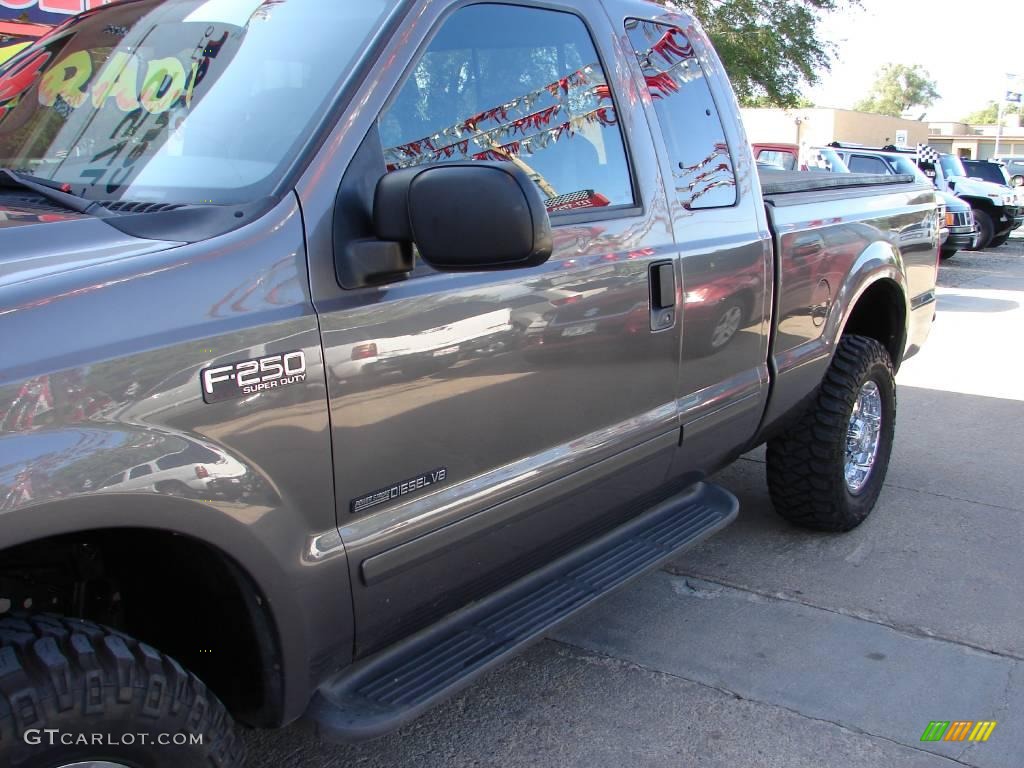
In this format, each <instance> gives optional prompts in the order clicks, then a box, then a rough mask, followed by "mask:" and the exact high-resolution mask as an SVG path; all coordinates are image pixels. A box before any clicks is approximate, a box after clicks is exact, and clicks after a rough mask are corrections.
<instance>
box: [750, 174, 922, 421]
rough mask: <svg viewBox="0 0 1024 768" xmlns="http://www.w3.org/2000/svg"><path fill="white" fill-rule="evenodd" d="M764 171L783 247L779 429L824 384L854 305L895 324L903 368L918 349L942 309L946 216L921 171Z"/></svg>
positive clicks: (776, 345)
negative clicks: (916, 174)
mask: <svg viewBox="0 0 1024 768" xmlns="http://www.w3.org/2000/svg"><path fill="white" fill-rule="evenodd" d="M764 176H765V177H766V178H763V179H762V189H763V190H764V199H765V208H766V210H767V213H768V221H769V227H770V229H771V231H772V238H773V244H774V249H775V296H774V317H775V322H774V323H773V330H772V340H771V346H770V353H769V366H770V369H771V371H772V374H773V376H772V379H773V386H772V393H771V398H770V401H769V404H768V408H767V411H766V414H765V418H764V421H763V425H764V427H767V428H770V427H771V425H773V424H774V423H776V422H778V421H779V420H780V419H781V418H782V417H783V416H785V415H786V414H787V413H788V412H789V411H791V410H792V409H793V408H794V407H795V406H796V405H798V404H799V402H800V401H801V400H802V399H803V398H804V397H805V396H806V395H807V394H808V393H810V392H813V391H814V390H815V389H816V387H817V385H818V383H819V382H820V381H821V378H822V376H823V374H824V371H825V369H826V367H827V366H828V364H829V361H830V359H831V356H832V352H833V351H834V349H835V345H836V343H837V342H838V339H839V337H840V335H841V334H842V333H843V331H844V329H847V326H848V325H849V323H850V322H851V313H852V312H853V311H854V310H855V308H856V309H857V311H858V313H859V314H858V317H857V318H856V320H855V322H857V323H874V324H876V326H878V325H881V324H883V323H886V322H888V323H889V328H890V329H891V330H889V331H887V332H886V334H884V335H887V336H888V343H887V345H886V346H887V347H888V349H889V352H890V355H891V356H892V358H893V362H894V364H895V365H897V366H899V364H900V362H901V361H902V360H903V358H904V357H906V356H909V355H910V354H913V353H914V352H916V351H917V348H918V347H919V346H920V344H921V343H922V342H923V340H924V337H925V336H926V335H927V331H928V327H929V326H930V323H931V320H932V317H933V315H934V301H935V280H936V273H937V272H936V271H937V248H938V241H937V233H938V228H939V222H938V220H937V218H936V215H937V214H936V210H937V209H936V203H935V193H934V190H932V189H930V188H929V187H927V186H925V185H922V184H920V183H916V182H915V181H914V180H913V178H912V177H893V176H873V175H869V174H803V173H785V172H778V173H768V174H764ZM869 291H870V292H871V294H870V296H867V294H868V292H869ZM866 296H867V297H868V299H869V301H868V302H867V303H865V301H864V298H865V297H866ZM862 330H868V329H867V327H865V328H863V329H862ZM762 431H763V430H762Z"/></svg>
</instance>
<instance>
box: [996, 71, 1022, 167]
mask: <svg viewBox="0 0 1024 768" xmlns="http://www.w3.org/2000/svg"><path fill="white" fill-rule="evenodd" d="M1008 101H1014V102H1016V103H1017V105H1018V106H1020V104H1021V94H1020V84H1019V83H1018V82H1017V75H1015V74H1013V73H1012V72H1007V73H1006V87H1005V88H1003V94H1002V95H1001V96H1000V97H999V112H998V117H996V148H995V151H994V152H993V156H994V157H999V140H1000V139H1001V138H1002V137H1003V111H1004V108H1005V107H1006V102H1008Z"/></svg>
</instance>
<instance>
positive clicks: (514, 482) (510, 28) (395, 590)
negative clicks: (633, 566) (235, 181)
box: [318, 4, 680, 654]
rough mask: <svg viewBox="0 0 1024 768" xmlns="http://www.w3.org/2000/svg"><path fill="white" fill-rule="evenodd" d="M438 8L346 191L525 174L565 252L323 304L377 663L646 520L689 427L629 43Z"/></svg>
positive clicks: (360, 630)
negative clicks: (414, 172) (401, 641)
mask: <svg viewBox="0 0 1024 768" xmlns="http://www.w3.org/2000/svg"><path fill="white" fill-rule="evenodd" d="M438 5H439V4H431V5H430V6H429V7H427V6H424V8H425V9H426V10H424V13H423V17H422V21H423V23H422V25H420V24H419V23H417V25H415V27H414V28H413V32H410V34H421V33H419V32H418V31H417V30H418V29H419V28H423V29H430V30H431V31H430V33H429V34H424V35H423V36H424V38H425V39H424V41H423V42H424V43H425V47H421V48H420V50H421V53H420V54H419V55H418V56H417V57H416V58H415V60H414V61H412V62H411V65H410V66H409V68H408V69H407V70H406V71H405V73H404V75H403V76H402V78H401V79H400V80H399V81H398V83H399V84H398V86H397V87H396V88H395V89H394V91H393V92H391V93H390V94H389V95H388V94H385V95H384V96H382V97H381V103H379V104H376V105H374V104H373V103H372V102H369V103H368V105H367V106H366V109H374V110H375V111H374V114H375V115H376V116H377V117H376V120H375V121H374V124H373V126H372V127H371V129H370V131H369V133H368V134H367V136H366V139H365V140H364V141H363V142H362V146H361V147H360V149H359V151H358V154H357V156H356V158H355V160H353V161H352V162H351V164H350V166H349V171H348V172H347V174H346V177H345V179H344V180H343V182H342V193H343V194H347V193H346V192H345V190H346V189H348V188H350V187H351V188H352V189H354V190H357V191H356V192H355V193H354V194H353V198H352V200H353V203H352V206H353V207H352V210H355V209H357V208H359V207H360V206H363V207H364V208H365V207H366V205H367V203H366V200H365V195H363V197H360V193H358V190H360V189H362V190H366V189H369V190H372V188H373V185H374V184H375V182H376V180H377V179H378V178H379V177H380V176H381V175H383V174H384V173H385V171H387V170H394V169H397V168H405V167H409V166H413V165H418V164H422V163H435V162H444V161H445V160H448V159H457V160H461V161H465V160H467V159H473V160H500V161H506V162H510V163H515V164H517V165H518V166H520V167H521V168H522V169H523V170H525V171H526V172H527V173H528V174H529V175H530V176H531V177H532V178H533V180H534V181H535V183H536V185H537V187H538V189H539V190H540V193H541V195H542V197H543V198H545V199H546V205H547V208H548V210H549V211H550V215H551V222H552V226H553V231H554V242H555V249H554V253H553V255H552V256H551V258H550V260H549V261H548V262H547V263H546V264H544V265H542V266H540V267H535V268H530V269H524V270H515V271H507V272H477V273H449V274H441V273H438V272H435V271H433V270H432V269H430V268H429V267H427V266H426V265H424V264H422V263H419V264H417V266H416V268H415V270H414V271H413V272H412V273H411V275H409V276H408V278H407V279H395V280H392V281H385V282H384V283H383V284H380V285H373V286H364V287H355V288H352V289H350V290H342V291H339V295H338V297H337V298H335V299H332V300H330V301H327V302H321V305H320V306H318V311H319V312H320V313H321V330H322V338H323V345H324V355H325V362H326V368H327V375H328V388H329V394H330V413H331V424H332V434H333V445H334V459H335V465H336V478H335V479H336V488H337V498H338V504H339V506H338V510H337V514H338V521H339V529H340V531H341V535H342V539H343V541H344V545H345V548H346V550H347V552H348V556H349V559H350V562H351V565H352V569H353V579H354V587H353V590H354V599H355V612H356V616H355V621H356V636H357V651H356V652H357V654H365V653H367V652H370V651H372V650H374V649H375V648H379V647H381V646H382V645H385V644H387V643H388V642H390V641H393V640H395V639H397V638H398V637H400V636H402V635H403V634H406V633H408V632H410V631H412V630H414V629H416V628H418V627H421V626H424V625H426V624H428V623H430V622H431V621H433V620H434V619H436V618H437V617H439V616H441V615H443V614H444V613H447V612H449V611H451V610H453V609H455V608H458V607H460V606H461V605H463V604H464V603H466V602H467V601H470V600H473V599H477V598H479V597H480V596H482V595H484V594H486V593H487V592H489V591H492V590H494V589H496V588H497V587H499V586H501V585H502V584H504V583H506V582H508V581H511V580H513V579H515V578H516V577H517V576H520V575H522V574H524V573H526V572H528V571H530V570H533V569H534V568H536V567H537V566H538V565H540V564H542V563H543V562H544V561H545V560H548V559H551V558H553V557H555V556H556V555H557V554H559V553H561V552H563V551H566V550H567V549H569V548H571V547H573V546H576V545H578V544H579V543H580V542H582V541H583V540H585V539H587V538H588V537H590V536H593V535H596V534H597V533H600V532H601V531H603V530H605V529H607V528H609V527H611V526H612V525H614V524H615V522H617V521H618V520H621V519H622V518H623V516H624V515H629V514H635V513H636V512H639V511H641V510H642V508H643V505H642V504H641V505H640V507H639V508H638V507H637V504H636V502H637V500H638V499H641V500H642V497H643V496H644V494H646V493H648V492H649V491H650V489H652V488H655V487H657V486H658V485H660V484H661V483H662V482H663V481H664V479H665V474H666V472H667V470H668V467H669V465H670V463H671V460H672V454H673V452H674V450H675V447H676V444H677V438H678V424H677V421H676V406H675V396H676V383H677V377H678V354H679V344H680V326H679V323H678V322H677V319H676V317H677V313H676V302H677V301H678V292H677V290H676V287H677V283H676V275H675V273H674V268H673V254H674V243H673V240H672V235H671V229H670V226H669V222H668V219H667V215H666V201H665V197H664V191H663V189H662V188H661V187H660V185H658V183H657V179H658V168H657V159H656V157H655V155H654V153H653V150H652V149H651V147H650V146H649V144H650V134H649V132H648V129H647V126H646V124H645V123H644V122H643V118H642V116H641V117H640V118H639V121H638V120H637V116H636V115H635V114H634V110H632V109H628V108H627V109H621V108H620V106H619V105H620V101H619V98H620V88H619V86H620V81H617V80H616V79H615V78H616V77H621V76H622V75H621V70H622V67H621V66H613V65H609V63H608V62H609V59H611V58H612V57H613V56H614V55H615V53H614V51H611V50H608V51H604V50H602V51H601V52H600V53H599V50H598V48H597V47H595V44H594V41H593V39H592V37H591V35H590V33H589V31H588V27H587V25H585V24H584V23H583V21H582V20H581V19H580V18H579V17H577V16H575V15H573V14H571V13H566V12H561V11H554V10H547V9H540V8H536V7H526V6H517V5H515V4H501V5H498V4H488V5H474V6H466V7H461V8H459V9H457V10H454V11H453V12H451V13H450V14H448V15H446V16H444V17H443V18H440V17H441V14H442V11H443V10H447V9H438V8H437V7H436V6H438ZM590 21H591V22H592V23H593V21H594V20H590ZM604 32H605V35H604V37H605V38H606V39H609V40H610V39H613V34H612V32H611V30H610V29H606V30H604ZM405 43H408V46H407V49H408V50H415V48H416V46H417V45H418V44H417V43H416V41H415V40H414V39H410V40H407V41H403V44H405ZM613 73H620V74H613ZM385 97H386V99H385ZM627 139H635V140H633V141H631V142H627ZM627 146H631V147H632V152H627ZM353 175H355V178H352V176H353ZM436 205H437V206H438V208H442V207H443V206H445V205H446V201H445V200H437V201H436ZM343 215H344V214H343ZM364 215H365V211H364ZM357 218H358V217H357ZM357 228H358V227H357ZM339 231H341V230H338V229H336V230H335V232H336V233H337V232H339ZM349 231H350V230H344V232H349ZM343 236H344V235H343ZM337 237H338V235H337V234H336V235H335V238H337ZM336 247H337V243H336ZM662 267H667V270H666V269H663V268H662ZM652 280H653V281H658V280H660V281H664V282H663V283H657V285H654V284H653V283H652ZM662 284H664V285H665V287H666V290H665V292H661V291H660V290H659V289H660V288H661V286H662ZM652 293H653V294H654V295H655V298H654V299H653V300H652ZM666 297H667V298H666ZM652 301H653V303H652Z"/></svg>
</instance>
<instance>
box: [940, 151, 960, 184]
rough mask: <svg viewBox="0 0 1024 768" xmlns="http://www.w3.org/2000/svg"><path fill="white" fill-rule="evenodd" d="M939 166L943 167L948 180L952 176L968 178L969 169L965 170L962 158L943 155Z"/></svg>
mask: <svg viewBox="0 0 1024 768" xmlns="http://www.w3.org/2000/svg"><path fill="white" fill-rule="evenodd" d="M939 164H940V165H941V166H942V172H943V173H944V174H945V175H946V178H949V177H950V176H967V169H966V168H964V164H963V163H961V162H960V158H959V157H957V156H956V155H942V156H941V157H939Z"/></svg>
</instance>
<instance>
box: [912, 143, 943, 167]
mask: <svg viewBox="0 0 1024 768" xmlns="http://www.w3.org/2000/svg"><path fill="white" fill-rule="evenodd" d="M917 162H919V163H931V164H932V165H934V164H935V163H937V162H939V153H938V152H936V151H935V150H934V149H932V148H931V147H929V146H928V145H927V144H918V145H917Z"/></svg>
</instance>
